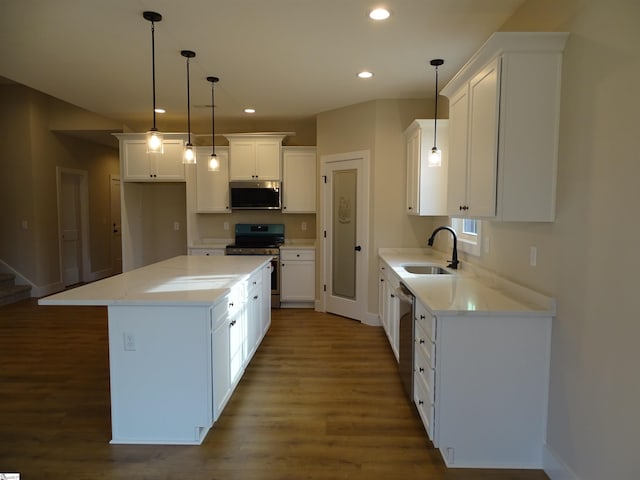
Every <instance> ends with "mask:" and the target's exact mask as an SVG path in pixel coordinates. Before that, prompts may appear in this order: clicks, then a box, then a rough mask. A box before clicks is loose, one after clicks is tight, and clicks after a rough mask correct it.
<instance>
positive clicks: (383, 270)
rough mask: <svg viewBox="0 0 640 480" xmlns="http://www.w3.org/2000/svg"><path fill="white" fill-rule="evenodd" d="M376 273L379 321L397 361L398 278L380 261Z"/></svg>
mask: <svg viewBox="0 0 640 480" xmlns="http://www.w3.org/2000/svg"><path fill="white" fill-rule="evenodd" d="M378 275H379V277H378V280H379V287H378V295H379V315H380V321H381V322H382V327H383V329H384V332H385V333H386V335H387V339H388V340H389V345H390V346H391V350H392V351H393V355H394V356H395V357H396V361H398V360H399V358H400V357H399V355H400V350H399V348H400V317H399V313H400V303H399V302H400V301H399V299H398V297H397V296H396V290H397V289H398V287H399V286H400V279H399V278H398V277H397V276H396V275H395V274H394V273H393V271H392V269H391V268H389V267H388V266H387V265H385V264H384V263H382V262H381V263H380V265H379V267H378Z"/></svg>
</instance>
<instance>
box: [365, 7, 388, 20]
mask: <svg viewBox="0 0 640 480" xmlns="http://www.w3.org/2000/svg"><path fill="white" fill-rule="evenodd" d="M390 15H391V13H389V10H387V9H386V8H376V9H373V10H371V11H370V12H369V18H371V19H372V20H386V19H387V18H389V16H390Z"/></svg>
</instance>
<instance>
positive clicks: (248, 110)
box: [244, 108, 256, 113]
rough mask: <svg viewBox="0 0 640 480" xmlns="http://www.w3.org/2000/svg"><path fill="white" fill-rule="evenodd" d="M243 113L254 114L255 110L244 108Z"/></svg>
mask: <svg viewBox="0 0 640 480" xmlns="http://www.w3.org/2000/svg"><path fill="white" fill-rule="evenodd" d="M244 113H256V109H255V108H245V109H244Z"/></svg>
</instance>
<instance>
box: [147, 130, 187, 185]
mask: <svg viewBox="0 0 640 480" xmlns="http://www.w3.org/2000/svg"><path fill="white" fill-rule="evenodd" d="M163 147H164V153H163V154H162V155H154V156H153V160H154V163H153V167H154V179H155V180H160V181H171V182H179V181H184V179H185V177H184V164H183V163H182V154H183V150H184V142H183V141H182V140H179V139H169V140H167V139H165V140H164V142H163Z"/></svg>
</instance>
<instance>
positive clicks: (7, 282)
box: [0, 273, 31, 306]
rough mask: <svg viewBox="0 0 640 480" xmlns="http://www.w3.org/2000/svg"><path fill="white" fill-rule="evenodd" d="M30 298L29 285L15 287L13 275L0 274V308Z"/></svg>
mask: <svg viewBox="0 0 640 480" xmlns="http://www.w3.org/2000/svg"><path fill="white" fill-rule="evenodd" d="M29 297H31V286H30V285H16V284H15V275H14V274H13V273H0V306H1V305H9V304H10V303H15V302H19V301H20V300H25V299H27V298H29Z"/></svg>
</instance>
